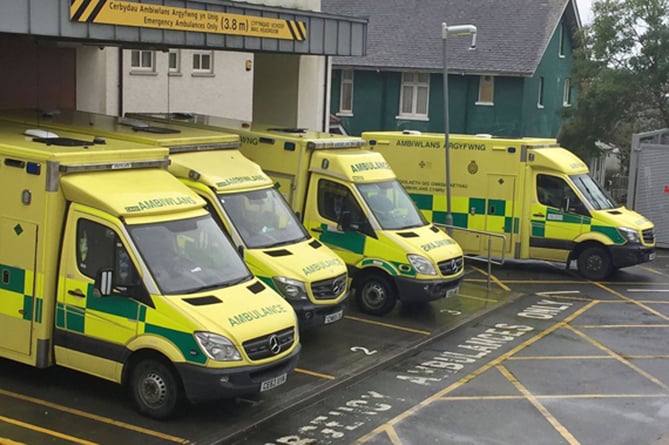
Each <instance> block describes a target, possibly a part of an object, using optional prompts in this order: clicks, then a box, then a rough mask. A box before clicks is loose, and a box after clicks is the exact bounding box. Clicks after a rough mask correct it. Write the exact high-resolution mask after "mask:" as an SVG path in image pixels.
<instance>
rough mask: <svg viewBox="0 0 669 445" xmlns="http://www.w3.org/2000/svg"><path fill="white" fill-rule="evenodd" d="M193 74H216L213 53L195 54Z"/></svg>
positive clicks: (200, 52) (201, 52)
mask: <svg viewBox="0 0 669 445" xmlns="http://www.w3.org/2000/svg"><path fill="white" fill-rule="evenodd" d="M193 72H194V73H206V74H211V73H213V72H214V60H213V57H212V52H211V51H195V52H194V53H193Z"/></svg>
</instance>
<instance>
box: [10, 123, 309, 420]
mask: <svg viewBox="0 0 669 445" xmlns="http://www.w3.org/2000/svg"><path fill="white" fill-rule="evenodd" d="M212 143H214V141H213V140H212ZM0 158H1V159H0V165H1V166H2V175H1V176H0V178H1V179H0V180H1V181H2V190H3V192H2V194H0V209H1V210H0V212H1V213H0V215H1V216H0V277H2V284H1V285H0V296H1V298H0V356H1V357H3V358H8V359H12V360H15V361H18V362H21V363H25V364H28V365H32V366H35V367H38V368H46V367H49V366H52V365H59V366H64V367H67V368H71V369H74V370H77V371H81V372H84V373H87V374H91V375H94V376H97V377H100V378H102V379H106V380H110V381H112V382H116V383H120V384H123V385H125V386H126V387H127V388H128V389H129V393H130V396H131V399H132V400H133V401H134V404H135V405H136V407H137V409H138V410H139V411H140V412H141V413H143V414H145V415H148V416H150V417H154V418H166V417H169V416H171V415H173V414H174V413H176V412H177V411H178V410H179V409H180V407H182V406H183V405H184V402H186V401H190V402H201V401H205V400H211V399H218V398H227V397H235V396H238V395H243V394H249V393H256V392H258V391H265V390H269V389H272V388H274V387H276V386H278V385H280V384H282V383H284V382H285V381H286V376H287V374H288V373H290V372H291V371H292V370H293V369H294V367H295V365H296V362H297V359H298V354H299V350H300V343H299V334H298V330H297V319H296V316H295V312H294V311H293V309H292V307H291V306H290V305H289V304H288V303H287V302H286V301H285V300H284V299H283V298H281V297H280V296H279V295H277V294H276V292H274V291H273V290H272V289H270V288H269V287H268V286H266V285H265V284H263V283H262V282H261V281H259V280H258V279H257V278H256V277H254V276H253V274H252V273H251V272H250V270H249V269H248V267H246V265H245V264H244V262H243V261H242V259H241V257H240V256H239V254H238V252H237V251H236V249H235V248H234V247H233V246H232V244H231V243H230V241H229V239H228V238H227V237H226V235H225V233H224V232H223V231H222V230H221V229H220V227H219V226H218V225H217V223H216V222H215V221H214V219H213V218H212V217H211V215H210V214H209V213H208V212H207V211H206V209H205V208H204V206H205V202H204V200H202V199H201V198H200V197H198V195H197V194H196V193H194V192H193V191H192V190H190V189H189V188H188V187H186V186H185V185H184V184H182V183H181V182H180V181H179V180H177V179H176V178H175V177H174V176H172V175H171V174H169V173H168V172H167V170H166V169H167V165H168V163H169V158H168V151H167V149H164V148H159V147H147V146H141V145H139V144H136V143H130V142H127V141H122V140H117V139H113V138H108V137H101V136H96V137H92V136H90V135H88V134H82V133H76V132H72V131H61V130H47V129H44V128H43V127H37V126H34V125H29V124H20V123H14V122H7V121H2V120H0Z"/></svg>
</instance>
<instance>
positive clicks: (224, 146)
mask: <svg viewBox="0 0 669 445" xmlns="http://www.w3.org/2000/svg"><path fill="white" fill-rule="evenodd" d="M240 145H241V144H240V142H239V141H232V142H223V143H220V144H201V145H177V146H175V147H170V154H176V153H189V152H192V151H216V150H230V149H237V148H239V147H240Z"/></svg>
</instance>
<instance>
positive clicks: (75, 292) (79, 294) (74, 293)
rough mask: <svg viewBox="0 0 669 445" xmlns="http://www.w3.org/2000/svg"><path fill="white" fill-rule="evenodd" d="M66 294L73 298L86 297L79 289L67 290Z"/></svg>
mask: <svg viewBox="0 0 669 445" xmlns="http://www.w3.org/2000/svg"><path fill="white" fill-rule="evenodd" d="M67 293H68V294H70V295H72V296H73V297H79V298H86V295H85V294H84V293H83V292H82V291H81V290H79V289H74V290H68V291H67Z"/></svg>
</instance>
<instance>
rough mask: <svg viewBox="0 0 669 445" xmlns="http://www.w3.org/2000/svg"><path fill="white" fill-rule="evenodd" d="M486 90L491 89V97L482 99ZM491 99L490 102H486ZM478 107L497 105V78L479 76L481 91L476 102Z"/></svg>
mask: <svg viewBox="0 0 669 445" xmlns="http://www.w3.org/2000/svg"><path fill="white" fill-rule="evenodd" d="M484 88H485V89H489V90H490V92H489V94H488V96H489V97H485V98H484V97H482V96H483V92H484V91H485V90H484ZM486 99H489V100H486ZM476 105H495V76H491V75H481V76H479V91H478V97H477V100H476Z"/></svg>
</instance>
